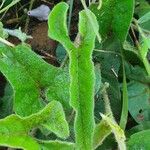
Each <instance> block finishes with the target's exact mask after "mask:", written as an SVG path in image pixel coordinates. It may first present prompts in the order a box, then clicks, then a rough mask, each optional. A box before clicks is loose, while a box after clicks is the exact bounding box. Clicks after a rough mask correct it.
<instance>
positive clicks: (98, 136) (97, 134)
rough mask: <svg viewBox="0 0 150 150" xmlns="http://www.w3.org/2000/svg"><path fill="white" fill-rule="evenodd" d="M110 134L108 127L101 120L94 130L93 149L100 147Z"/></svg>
mask: <svg viewBox="0 0 150 150" xmlns="http://www.w3.org/2000/svg"><path fill="white" fill-rule="evenodd" d="M110 133H111V128H110V126H109V125H108V124H107V123H106V122H105V121H104V120H101V122H100V123H99V124H97V125H96V127H95V129H94V138H93V148H94V149H96V148H97V147H98V146H99V145H101V144H102V143H103V141H104V140H105V138H106V137H107V136H108V135H109V134H110Z"/></svg>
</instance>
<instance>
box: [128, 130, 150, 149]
mask: <svg viewBox="0 0 150 150" xmlns="http://www.w3.org/2000/svg"><path fill="white" fill-rule="evenodd" d="M149 141H150V130H144V131H141V132H138V133H135V134H133V135H131V137H130V139H129V140H128V142H127V145H128V149H129V150H141V149H142V150H149V149H150V144H149Z"/></svg>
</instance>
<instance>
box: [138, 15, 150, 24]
mask: <svg viewBox="0 0 150 150" xmlns="http://www.w3.org/2000/svg"><path fill="white" fill-rule="evenodd" d="M149 20H150V12H148V13H146V14H144V16H142V17H141V18H140V19H138V23H139V24H142V23H145V22H147V21H149Z"/></svg>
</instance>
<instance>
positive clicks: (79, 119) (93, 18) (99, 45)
mask: <svg viewBox="0 0 150 150" xmlns="http://www.w3.org/2000/svg"><path fill="white" fill-rule="evenodd" d="M71 2H72V3H71V10H70V15H69V23H68V24H69V28H70V20H71V11H72V4H73V1H71ZM81 2H82V4H83V7H84V10H82V11H80V13H79V23H78V34H77V37H76V39H75V41H74V42H72V41H71V40H70V37H69V32H70V29H69V31H68V29H67V11H68V8H69V6H68V4H67V3H65V2H61V3H58V4H57V5H56V6H55V7H54V8H53V10H52V11H51V13H50V15H49V19H48V28H49V31H48V35H49V37H50V38H51V39H54V40H56V41H58V42H59V43H60V44H62V45H63V47H64V48H65V50H66V51H67V55H68V57H69V69H68V67H67V65H66V64H64V63H63V67H59V68H57V67H54V66H52V65H50V64H48V63H46V62H45V61H44V60H43V59H42V58H41V57H40V56H39V55H37V54H35V53H34V52H33V51H32V49H31V47H30V46H29V45H27V44H25V43H24V41H22V43H21V44H20V45H18V46H15V45H13V44H11V43H10V42H8V41H7V40H5V38H7V36H8V35H7V34H6V32H5V30H4V29H3V25H2V24H1V25H0V36H1V38H0V41H1V42H2V43H0V71H1V72H2V73H3V75H4V76H5V77H6V78H7V80H8V81H9V84H7V86H6V89H5V95H4V97H3V98H2V103H3V107H1V104H0V108H2V109H1V112H0V117H3V119H0V146H7V147H12V148H21V149H25V150H30V149H31V150H32V149H35V150H36V149H37V150H39V149H43V150H48V149H54V150H61V149H64V150H74V149H75V150H93V149H99V148H100V149H107V148H104V147H103V146H105V144H103V143H104V142H105V141H107V140H109V139H110V138H111V133H113V134H114V137H115V138H113V141H114V139H115V140H116V142H117V143H118V148H119V149H120V150H126V149H127V148H128V149H138V148H145V150H147V149H148V148H149V145H148V141H149V130H148V129H149V128H148V127H147V124H144V123H145V122H142V121H141V120H139V119H138V118H137V116H138V114H139V110H140V109H142V111H144V117H145V118H144V119H145V121H148V120H149V103H148V99H149V87H148V84H147V83H148V82H149V77H148V76H147V74H149V65H148V61H147V59H146V55H147V53H148V48H149V38H148V36H147V34H145V30H144V29H143V28H142V27H141V24H142V23H145V22H147V21H148V19H147V15H149V14H147V15H146V16H145V17H143V18H141V19H139V20H138V21H137V20H135V19H134V20H133V23H134V24H132V25H131V27H132V29H133V32H134V29H135V30H137V31H139V33H140V36H141V37H140V42H139V43H138V45H136V48H137V49H138V50H139V54H138V53H137V51H135V50H134V48H133V47H132V45H131V43H130V42H129V41H128V39H127V40H126V38H127V37H128V36H129V35H128V30H129V27H130V24H131V21H132V18H133V8H134V0H123V1H119V0H116V1H114V0H104V1H103V2H102V3H101V1H99V3H96V2H95V1H94V0H93V1H92V3H91V1H89V4H90V6H89V8H88V7H87V6H86V3H85V1H84V0H82V1H81ZM127 6H128V7H127ZM110 8H112V11H110ZM0 12H1V11H0ZM125 12H126V13H125ZM123 23H124V24H123ZM140 23H141V24H140ZM102 27H103V28H102ZM20 34H22V32H21V31H20ZM100 35H101V37H100ZM20 36H21V35H20ZM21 37H22V36H21ZM96 37H97V39H96ZM97 40H98V42H97ZM95 43H96V44H95ZM94 47H96V48H95V49H94ZM143 49H144V51H143ZM94 50H95V51H94ZM126 52H127V53H129V52H132V54H135V55H136V56H137V58H139V60H140V61H141V62H142V63H143V64H144V66H145V68H146V70H147V72H145V70H144V69H142V68H141V67H136V66H132V65H130V63H129V62H128V58H126ZM93 61H94V62H96V63H99V62H100V65H99V64H98V65H95V67H94V62H93ZM65 65H66V66H65ZM99 68H100V69H101V70H99ZM120 72H121V73H120ZM120 74H121V75H120ZM138 76H140V77H141V76H142V77H143V78H140V77H138ZM119 79H120V80H121V81H122V82H121V84H120V83H119ZM127 79H128V80H129V81H128V80H127ZM127 81H128V82H127ZM120 87H122V88H120ZM120 89H121V90H122V101H123V102H122V107H120V105H121V101H120V100H121V92H120V91H121V90H120ZM134 89H136V92H135V91H134ZM140 91H142V92H141V93H140ZM144 92H146V94H144V97H143V96H142V94H143V93H144ZM139 93H140V95H138V94H139ZM8 96H9V97H8ZM97 96H98V99H100V100H95V97H97ZM135 97H136V98H135ZM137 97H138V98H137ZM7 99H8V102H7V103H6V101H5V100H7ZM109 99H110V100H109ZM131 99H132V100H133V99H134V101H135V100H137V99H138V100H139V102H140V105H138V106H135V104H136V103H137V101H135V102H134V101H132V100H131ZM99 101H100V104H99ZM8 107H10V110H9V111H6V110H5V108H7V109H8ZM100 107H102V109H101V108H100ZM120 108H121V109H120ZM133 108H134V109H133ZM128 111H129V112H130V114H131V115H132V117H133V118H134V120H135V121H136V122H137V123H141V125H139V126H137V127H135V128H133V129H131V131H129V133H128V134H127V137H129V138H128V139H127V142H126V137H125V133H126V130H125V129H126V124H127V122H128ZM97 112H98V115H97V114H96V113H97ZM70 114H71V115H70ZM8 115H9V116H8ZM118 116H121V118H120V123H119V124H120V125H118V122H119V119H118ZM4 117H5V118H4ZM97 118H98V119H97ZM143 127H144V128H145V131H141V128H143ZM135 130H137V131H140V132H138V133H136V132H137V131H135ZM130 135H131V136H130ZM144 136H145V137H146V140H145V141H144V145H143V144H142V143H141V142H140V141H138V138H140V139H142V138H143V137H144ZM52 139H53V140H52ZM141 141H142V140H141ZM106 146H110V145H109V144H108V143H107V144H106ZM112 147H113V148H116V146H115V145H113V146H112ZM112 147H111V148H112ZM109 148H110V147H109Z"/></svg>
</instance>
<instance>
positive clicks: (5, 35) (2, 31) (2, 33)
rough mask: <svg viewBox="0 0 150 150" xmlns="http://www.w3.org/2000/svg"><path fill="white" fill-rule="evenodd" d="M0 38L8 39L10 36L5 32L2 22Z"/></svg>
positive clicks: (0, 24)
mask: <svg viewBox="0 0 150 150" xmlns="http://www.w3.org/2000/svg"><path fill="white" fill-rule="evenodd" d="M0 37H2V38H4V39H5V38H7V37H8V34H7V33H6V32H5V31H4V29H3V24H2V22H0Z"/></svg>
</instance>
